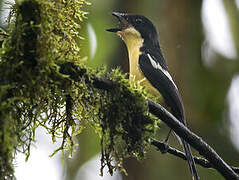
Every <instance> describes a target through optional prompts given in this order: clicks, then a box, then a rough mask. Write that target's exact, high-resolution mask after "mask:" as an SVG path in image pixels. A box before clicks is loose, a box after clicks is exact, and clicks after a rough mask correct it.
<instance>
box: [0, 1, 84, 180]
mask: <svg viewBox="0 0 239 180" xmlns="http://www.w3.org/2000/svg"><path fill="white" fill-rule="evenodd" d="M84 4H86V2H85V1H83V0H74V1H63V0H54V1H51V0H25V1H17V3H16V4H15V5H13V7H12V10H11V13H10V15H11V17H10V18H9V19H11V23H10V24H9V27H8V29H7V30H6V32H5V31H1V33H0V36H1V38H0V40H1V48H0V107H1V108H0V169H1V170H0V177H4V178H13V165H12V161H13V158H14V154H15V153H16V151H21V152H24V153H25V154H26V155H27V157H29V153H30V145H31V142H32V141H33V140H34V136H35V129H36V128H37V127H38V126H43V127H44V128H46V129H47V130H48V131H49V132H50V133H51V134H52V139H53V140H55V138H57V137H59V138H62V146H61V147H60V148H61V149H65V148H66V146H68V145H69V146H72V138H71V135H70V134H69V133H68V130H69V128H70V127H71V128H73V127H74V123H73V121H71V119H70V117H69V116H70V115H71V114H70V111H71V105H70V104H71V99H70V98H69V93H70V92H69V91H71V90H70V89H71V80H70V79H68V78H67V77H66V76H65V75H63V74H61V73H60V72H59V67H60V65H61V63H63V62H66V61H70V62H73V61H74V62H77V61H78V62H80V61H81V57H80V53H79V45H78V42H77V41H78V39H77V38H78V37H79V36H78V34H79V28H80V22H81V21H82V20H83V19H84V17H85V14H86V13H85V12H83V11H82V10H81V8H82V6H83V5H84ZM73 34H74V35H73ZM68 85H69V87H68ZM66 102H68V103H66ZM67 140H69V144H67V143H66V142H67ZM71 148H72V147H71Z"/></svg>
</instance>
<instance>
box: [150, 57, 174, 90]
mask: <svg viewBox="0 0 239 180" xmlns="http://www.w3.org/2000/svg"><path fill="white" fill-rule="evenodd" d="M147 56H148V58H149V60H150V63H151V64H152V66H153V67H154V68H155V69H159V70H160V71H162V72H163V73H164V75H165V76H166V77H167V78H168V79H169V80H170V81H171V82H172V83H173V85H174V86H175V88H176V89H178V88H177V86H176V84H175V83H174V81H173V78H172V77H171V75H170V74H169V72H168V71H167V70H165V69H163V68H162V66H161V65H160V64H159V63H158V62H156V61H155V60H154V59H153V58H152V57H151V56H150V54H147Z"/></svg>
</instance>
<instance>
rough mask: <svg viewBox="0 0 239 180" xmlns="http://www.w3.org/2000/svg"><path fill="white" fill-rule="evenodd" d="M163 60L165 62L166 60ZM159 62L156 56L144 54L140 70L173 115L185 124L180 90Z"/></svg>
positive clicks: (141, 57) (140, 62)
mask: <svg viewBox="0 0 239 180" xmlns="http://www.w3.org/2000/svg"><path fill="white" fill-rule="evenodd" d="M158 58H163V57H158ZM162 60H163V62H165V61H164V59H162ZM152 61H153V62H152ZM158 61H160V59H157V60H156V59H155V56H151V55H150V54H146V53H143V54H141V55H140V57H139V67H140V70H141V71H142V73H143V74H144V76H145V77H146V78H147V80H148V81H149V82H150V83H151V84H152V86H153V87H155V88H156V89H157V90H158V91H159V92H160V93H161V95H162V96H163V98H164V101H165V103H166V104H167V105H168V106H169V107H170V108H171V112H172V114H173V115H174V116H175V117H176V118H177V119H179V120H180V121H182V122H183V123H185V120H184V119H185V115H184V107H183V103H182V100H181V96H180V94H179V92H178V89H177V87H176V85H175V84H174V82H173V80H172V79H171V76H169V73H168V70H167V69H165V68H164V67H162V66H161V64H160V63H159V62H158ZM165 64H166V63H165ZM167 73H168V74H167Z"/></svg>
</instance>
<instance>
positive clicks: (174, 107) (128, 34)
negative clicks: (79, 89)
mask: <svg viewBox="0 0 239 180" xmlns="http://www.w3.org/2000/svg"><path fill="white" fill-rule="evenodd" d="M112 15H113V16H115V17H116V18H117V19H118V22H119V25H118V27H116V28H110V29H107V31H109V32H113V33H116V34H117V35H119V36H120V37H121V38H122V40H123V41H124V43H125V45H126V47H127V50H128V56H129V79H130V81H136V82H140V85H142V86H144V87H145V88H146V90H147V91H148V92H149V93H152V94H153V95H155V96H158V97H160V98H159V99H161V100H162V99H163V103H165V104H166V106H167V107H169V109H170V111H171V113H172V114H173V115H174V116H175V117H176V118H177V119H178V120H179V121H180V122H181V123H183V124H184V125H185V126H187V124H186V117H185V111H184V105H183V101H182V98H181V95H180V93H179V90H178V88H177V86H176V84H175V82H174V81H173V78H172V76H171V74H170V72H169V68H168V65H167V64H166V61H165V58H164V56H163V54H162V50H161V47H160V44H159V40H158V32H157V29H156V27H155V26H154V25H153V23H152V22H151V21H150V20H149V19H148V18H146V17H145V16H143V15H136V14H129V13H120V12H112ZM181 143H182V145H183V148H184V151H185V154H186V157H187V161H188V165H189V169H190V172H191V174H192V179H193V180H199V179H200V178H199V175H198V172H197V169H196V165H195V162H194V159H193V155H192V152H191V149H190V146H189V144H188V143H187V142H186V141H185V140H183V139H181Z"/></svg>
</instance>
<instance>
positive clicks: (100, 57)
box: [0, 0, 239, 180]
mask: <svg viewBox="0 0 239 180" xmlns="http://www.w3.org/2000/svg"><path fill="white" fill-rule="evenodd" d="M2 2H3V1H2V0H1V1H0V5H2ZM89 2H91V5H90V6H88V7H86V9H87V11H88V12H89V15H88V19H87V20H85V22H84V24H83V25H82V32H81V35H82V36H83V37H84V38H85V39H84V40H82V42H81V48H82V51H81V52H82V56H83V57H87V58H88V62H89V65H90V66H92V67H98V66H101V65H107V67H108V69H109V70H110V69H111V68H114V67H117V66H121V67H122V69H123V71H124V72H128V57H127V49H126V47H125V45H124V44H123V42H122V41H121V40H120V38H119V37H117V36H116V35H114V34H112V33H108V32H106V31H105V29H107V28H111V27H114V26H116V25H117V21H116V19H115V18H113V17H112V16H111V12H112V11H118V12H128V13H135V14H142V15H144V16H146V17H148V18H149V19H151V20H152V22H153V23H154V24H155V25H156V27H157V29H158V31H159V40H160V44H161V47H162V50H163V54H164V56H165V58H166V60H167V63H168V66H169V69H170V71H171V74H172V77H173V78H174V79H175V83H176V84H177V86H178V88H179V91H180V93H181V94H182V97H183V101H184V105H185V110H186V116H187V121H188V124H189V127H190V129H191V130H192V131H193V132H195V133H196V134H198V135H199V136H201V137H202V138H203V139H204V140H205V141H206V142H207V143H208V144H210V145H211V146H212V147H213V148H214V149H215V150H216V151H217V153H218V154H219V155H221V156H222V158H223V159H224V160H225V161H227V162H228V163H229V164H230V165H233V166H239V140H238V139H239V125H238V124H239V96H238V93H239V61H238V54H239V1H238V0H216V1H213V0H204V1H202V0H201V1H200V0H194V1H192V0H180V1H178V0H130V1H129V0H114V1H113V0H90V1H89ZM3 9H4V8H3ZM2 15H3V13H2ZM1 23H2V24H1V26H4V21H3V20H2V21H1ZM167 131H168V129H167V128H166V127H165V125H163V124H162V129H161V131H160V135H161V137H159V138H160V139H163V138H164V137H165V136H166V133H167ZM78 140H79V149H78V150H77V151H76V152H75V154H74V156H73V158H67V159H66V161H65V163H64V168H63V169H61V170H60V171H58V173H59V174H61V175H62V179H67V180H74V179H77V180H93V179H94V180H95V179H98V178H99V177H98V174H99V167H98V168H96V166H94V165H96V164H98V166H99V164H100V161H99V159H97V158H95V157H96V156H97V154H98V153H99V152H100V147H99V139H98V137H96V136H95V134H94V132H92V130H90V129H87V130H85V132H84V133H83V134H82V135H80V136H79V137H78ZM170 144H171V145H172V146H175V147H178V148H180V146H179V145H178V143H177V142H176V141H175V138H174V137H173V136H172V137H171V138H170ZM38 146H40V145H38ZM50 153H51V152H49V154H50ZM194 153H195V154H197V153H196V152H194ZM93 157H94V158H93ZM92 158H93V159H92ZM89 160H91V164H90V165H89V162H88V161H89ZM58 163H60V161H59V162H58ZM58 165H59V164H58ZM124 166H125V168H126V169H127V172H128V176H124V175H120V174H118V175H116V176H114V177H108V176H104V177H103V178H99V179H103V180H104V179H112V180H121V179H122V180H146V179H147V180H155V179H162V180H174V179H177V180H186V179H191V176H190V173H189V169H188V166H187V163H186V162H185V161H183V160H180V159H177V158H175V157H173V156H170V155H167V154H164V155H162V154H161V153H160V152H157V151H156V150H155V148H154V147H152V149H151V150H150V152H149V153H148V154H147V158H146V159H145V160H144V161H141V162H137V161H136V160H134V159H127V160H125V164H124ZM197 167H198V171H199V174H200V177H201V179H203V180H204V179H210V180H221V179H224V178H222V176H221V175H220V174H219V173H218V172H216V171H215V170H211V169H205V168H201V167H200V166H197ZM92 174H95V176H93V175H92ZM106 174H107V172H106V173H105V175H106ZM18 179H19V178H18ZM24 180H26V179H24Z"/></svg>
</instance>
